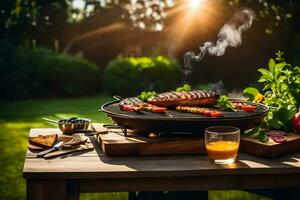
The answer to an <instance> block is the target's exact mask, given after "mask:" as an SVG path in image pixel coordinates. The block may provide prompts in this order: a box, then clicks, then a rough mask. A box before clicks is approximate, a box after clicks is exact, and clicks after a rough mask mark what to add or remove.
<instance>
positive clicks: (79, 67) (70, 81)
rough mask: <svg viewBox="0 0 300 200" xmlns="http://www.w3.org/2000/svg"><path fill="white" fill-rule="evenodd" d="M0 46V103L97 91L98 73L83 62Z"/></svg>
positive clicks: (44, 51) (47, 52)
mask: <svg viewBox="0 0 300 200" xmlns="http://www.w3.org/2000/svg"><path fill="white" fill-rule="evenodd" d="M0 46H1V49H0V66H1V74H0V89H1V100H15V99H26V98H34V97H53V96H79V95H88V94H95V93H97V92H99V89H100V85H101V70H100V69H99V68H98V67H97V66H96V65H95V64H93V63H91V62H89V61H87V60H85V59H81V58H75V57H73V56H71V55H68V54H59V53H57V52H54V51H52V50H48V49H45V48H34V49H27V48H24V47H16V46H13V45H10V44H8V43H2V44H0Z"/></svg>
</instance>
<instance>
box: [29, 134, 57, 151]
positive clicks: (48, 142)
mask: <svg viewBox="0 0 300 200" xmlns="http://www.w3.org/2000/svg"><path fill="white" fill-rule="evenodd" d="M57 137H58V136H57V134H51V135H38V136H35V137H29V139H28V140H29V143H30V144H33V145H36V146H39V147H44V148H51V147H52V146H53V145H54V144H55V142H56V140H57Z"/></svg>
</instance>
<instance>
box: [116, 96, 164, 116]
mask: <svg viewBox="0 0 300 200" xmlns="http://www.w3.org/2000/svg"><path fill="white" fill-rule="evenodd" d="M119 107H120V109H121V110H126V111H136V112H141V111H142V110H143V111H147V112H154V113H164V112H166V110H167V108H165V107H159V106H155V105H152V104H149V103H145V102H143V101H141V100H140V99H138V98H137V97H132V98H126V99H123V100H122V101H121V102H120V103H119Z"/></svg>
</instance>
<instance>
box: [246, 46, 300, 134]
mask: <svg viewBox="0 0 300 200" xmlns="http://www.w3.org/2000/svg"><path fill="white" fill-rule="evenodd" d="M258 71H259V72H260V73H261V77H260V79H259V80H258V82H259V83H261V84H262V86H263V87H262V88H263V89H262V90H261V91H260V90H258V89H257V88H254V87H249V88H246V89H245V90H244V94H245V95H247V96H249V97H250V98H251V99H252V100H257V99H261V100H262V102H263V103H264V104H266V105H267V106H269V108H270V111H269V113H268V115H267V117H266V118H265V121H264V123H263V124H262V125H261V126H260V127H258V128H257V130H254V132H263V129H282V130H286V131H292V126H291V119H292V118H293V117H294V115H295V114H296V112H297V110H298V109H299V107H300V67H298V66H293V65H291V64H289V63H287V62H286V61H285V59H284V58H283V53H282V52H280V51H279V52H277V53H276V58H275V59H272V58H271V59H270V60H269V63H268V68H260V69H258ZM259 97H263V98H259ZM260 136H262V138H265V137H264V135H263V134H260Z"/></svg>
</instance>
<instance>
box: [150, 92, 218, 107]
mask: <svg viewBox="0 0 300 200" xmlns="http://www.w3.org/2000/svg"><path fill="white" fill-rule="evenodd" d="M218 98H219V94H217V93H216V92H212V91H205V90H203V91H202V90H194V91H189V92H165V93H161V94H158V95H157V96H156V97H152V98H149V99H148V103H150V104H153V105H156V106H162V107H172V106H209V105H214V104H216V103H217V100H218Z"/></svg>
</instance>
